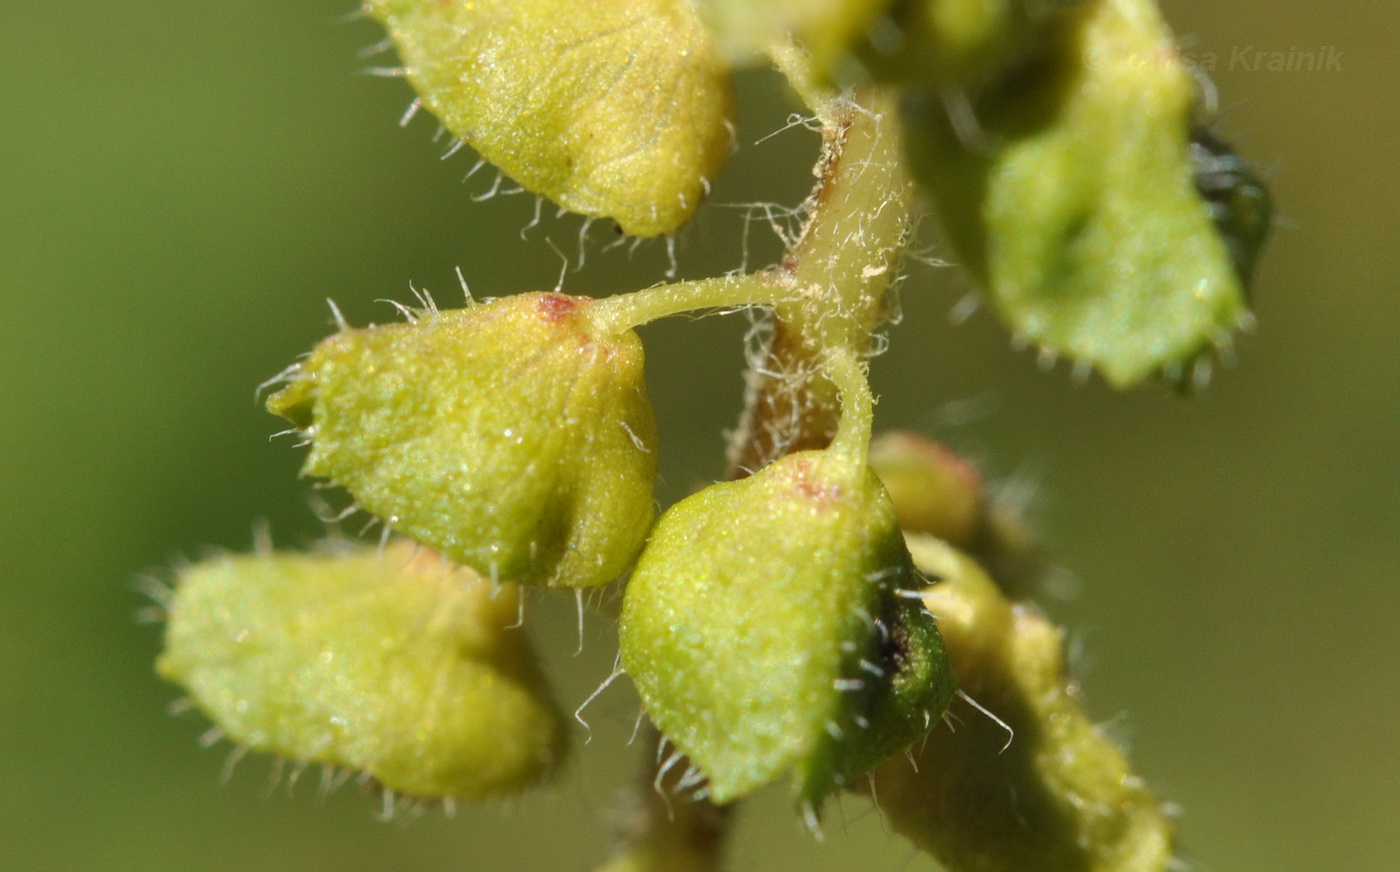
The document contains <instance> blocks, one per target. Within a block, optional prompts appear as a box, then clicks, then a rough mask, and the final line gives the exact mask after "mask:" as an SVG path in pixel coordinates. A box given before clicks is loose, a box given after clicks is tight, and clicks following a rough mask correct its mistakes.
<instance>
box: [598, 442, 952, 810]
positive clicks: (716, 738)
mask: <svg viewBox="0 0 1400 872" xmlns="http://www.w3.org/2000/svg"><path fill="white" fill-rule="evenodd" d="M831 453H832V452H829V451H807V452H801V453H798V454H793V455H789V456H788V457H786V458H783V459H782V460H779V461H777V462H775V463H773V464H771V465H770V466H768V467H766V468H764V469H763V470H762V471H760V472H758V473H757V474H755V475H753V476H752V477H750V478H747V479H744V480H742V481H735V482H727V483H723V484H717V485H714V486H712V487H709V488H707V489H705V490H704V491H701V492H700V493H698V494H696V495H694V496H692V497H690V498H688V499H686V500H683V501H681V502H680V503H678V504H677V505H675V506H674V507H672V508H671V509H670V510H669V511H668V512H666V514H665V515H663V516H662V518H661V520H660V521H658V522H657V525H656V528H655V530H654V531H653V533H652V536H651V539H650V541H649V542H648V544H647V547H646V549H645V551H643V553H642V556H641V558H640V559H639V561H638V563H637V567H636V569H635V570H634V571H633V573H632V577H631V580H630V581H629V583H628V587H627V592H626V596H625V599H624V603H623V614H622V627H621V641H622V663H623V667H624V668H625V669H626V670H627V672H628V674H630V675H631V676H632V679H633V681H634V682H635V683H636V685H637V688H638V690H639V691H640V693H641V696H642V700H643V702H644V703H645V705H646V708H647V711H648V713H649V714H650V715H651V717H652V719H653V720H654V721H655V722H656V724H657V726H658V727H660V728H661V730H662V731H663V732H664V733H665V734H666V735H667V737H668V738H670V740H671V741H672V742H674V743H675V745H676V747H678V748H679V749H680V750H682V751H684V752H685V754H686V755H687V756H689V758H690V759H691V761H692V762H693V763H695V764H696V765H697V766H698V767H699V768H700V770H701V771H702V772H703V773H704V774H705V775H706V776H708V778H709V792H710V796H711V798H712V799H714V800H715V801H716V802H720V803H724V802H728V801H730V800H733V799H735V798H738V797H740V796H743V795H744V794H747V793H749V792H751V791H753V790H755V789H757V788H758V787H761V786H762V785H764V784H766V783H768V782H770V781H772V780H774V779H775V778H777V777H779V776H780V775H781V774H782V773H783V772H785V771H787V770H792V771H793V777H794V787H795V790H796V793H797V798H798V800H799V802H801V803H802V804H804V805H805V806H807V807H809V808H813V807H815V806H816V804H817V803H819V802H820V801H821V799H822V797H823V796H825V795H826V794H827V793H828V792H829V791H830V790H831V789H832V788H833V787H835V786H839V785H840V784H843V783H845V782H847V781H849V780H850V779H852V778H854V777H856V776H858V775H860V774H861V773H863V772H865V771H867V770H868V769H869V768H870V767H872V766H874V765H875V764H877V763H878V762H880V761H881V760H883V759H884V758H885V757H887V756H889V755H890V754H893V753H897V752H898V751H900V750H901V749H903V748H905V747H907V746H908V745H909V744H910V743H911V742H913V741H914V740H915V739H917V738H918V736H920V735H922V734H923V732H924V731H926V730H927V728H928V725H929V723H930V722H931V721H932V720H936V719H937V718H938V717H939V716H940V715H941V714H942V712H943V710H944V708H945V707H946V705H947V703H948V699H949V697H950V695H951V694H952V692H953V687H952V682H951V678H950V675H949V670H948V666H947V659H946V655H945V653H944V650H943V643H942V640H941V639H940V637H939V635H938V629H937V627H936V626H935V624H934V621H933V618H932V616H931V615H929V613H928V612H926V611H925V610H924V609H923V607H922V606H921V605H920V604H919V603H918V602H917V601H913V600H909V599H907V598H903V597H901V596H899V595H898V593H899V591H901V590H904V589H906V588H915V587H918V586H920V583H919V582H916V581H915V580H914V577H913V567H912V565H911V563H910V561H909V555H908V552H907V551H906V550H905V547H904V542H903V539H902V538H901V537H900V534H899V529H898V527H897V525H896V523H895V516H894V509H893V507H892V506H891V505H890V501H889V497H888V496H887V495H886V494H885V491H884V489H883V488H882V487H881V486H880V483H879V481H878V480H877V479H876V478H875V475H874V473H872V472H870V471H869V470H868V469H866V468H865V467H864V466H863V465H860V466H858V467H856V468H855V469H854V470H853V469H852V464H851V463H850V462H849V461H848V459H847V458H845V457H839V458H838V457H831V456H829V455H830V454H831Z"/></svg>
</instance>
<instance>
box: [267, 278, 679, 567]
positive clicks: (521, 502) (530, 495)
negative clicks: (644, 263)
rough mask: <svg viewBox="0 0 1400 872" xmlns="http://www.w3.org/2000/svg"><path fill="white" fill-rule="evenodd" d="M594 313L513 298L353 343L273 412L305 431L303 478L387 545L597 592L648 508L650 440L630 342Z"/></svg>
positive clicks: (297, 379)
mask: <svg viewBox="0 0 1400 872" xmlns="http://www.w3.org/2000/svg"><path fill="white" fill-rule="evenodd" d="M591 303H592V301H591V300H589V299H587V298H580V297H570V296H566V295H564V294H557V293H532V294H521V295H518V296H514V297H507V298H505V299H501V300H495V301H492V302H490V303H486V304H482V305H477V306H472V307H470V308H467V309H462V310H457V311H451V312H443V313H441V314H430V315H427V316H425V317H423V318H421V319H419V320H417V321H415V322H413V323H407V324H392V325H387V326H380V327H370V328H368V329H363V330H343V331H341V332H340V333H337V334H336V335H334V336H332V337H330V338H329V339H327V340H325V341H324V342H322V343H321V344H320V345H319V346H317V348H316V349H315V351H313V352H312V353H311V355H310V357H309V358H308V359H306V360H305V361H303V362H302V363H300V364H299V365H298V366H297V367H296V368H295V371H294V373H293V374H292V376H291V378H292V383H291V384H290V385H289V386H288V387H286V388H285V389H283V390H282V391H280V392H278V393H277V394H274V395H273V396H272V397H271V398H269V400H268V404H267V405H268V409H269V410H271V411H273V412H275V413H277V414H280V415H283V416H285V417H287V418H289V419H290V420H292V421H293V422H294V423H296V424H297V425H298V426H300V427H303V428H305V431H306V433H307V435H308V436H309V437H310V439H311V443H312V445H311V453H310V456H309V457H308V458H307V460H306V466H305V471H306V472H307V473H310V474H312V475H318V476H322V477H324V478H328V479H330V480H331V481H333V482H335V483H336V484H339V485H341V486H343V487H345V488H346V489H347V490H348V491H350V493H351V494H352V495H353V496H354V498H355V501H356V503H357V504H358V505H359V506H360V507H361V508H363V509H365V510H366V511H368V512H370V513H372V514H374V515H377V516H379V517H380V518H381V519H383V520H384V522H385V523H386V524H387V525H388V526H389V527H390V528H392V529H393V530H395V531H397V532H399V533H402V534H404V535H407V536H409V537H411V538H413V539H415V540H417V541H419V542H422V543H423V544H425V545H428V546H431V547H432V548H434V549H436V550H437V551H440V552H442V553H443V554H446V555H447V556H448V557H451V558H452V559H453V560H457V561H460V562H462V563H465V564H467V565H468V566H471V567H472V568H474V569H476V570H477V571H479V572H481V573H482V574H484V575H487V576H489V577H492V578H504V579H509V580H511V581H520V582H530V583H539V584H546V585H570V586H580V587H583V586H593V585H602V584H607V583H608V582H610V581H612V580H613V579H614V578H616V577H617V576H618V575H620V574H621V573H622V572H623V571H624V570H625V569H626V568H627V566H628V565H629V564H630V563H631V562H632V559H633V558H634V557H635V556H636V554H637V551H638V549H640V548H641V545H642V542H643V540H644V539H645V537H646V532H647V528H648V527H649V526H650V525H651V521H652V518H653V517H654V514H655V509H654V506H653V502H652V483H653V480H654V478H655V475H656V424H655V421H654V420H653V418H652V412H651V406H650V404H649V403H648V402H647V398H646V388H645V384H644V382H643V377H642V345H641V340H640V339H638V337H637V335H636V333H634V332H633V331H631V330H627V331H625V332H621V333H617V334H612V333H607V332H604V331H601V330H598V329H596V328H595V327H594V325H593V323H592V322H591V321H590V320H589V318H588V316H587V314H586V309H587V307H588V306H589V304H591Z"/></svg>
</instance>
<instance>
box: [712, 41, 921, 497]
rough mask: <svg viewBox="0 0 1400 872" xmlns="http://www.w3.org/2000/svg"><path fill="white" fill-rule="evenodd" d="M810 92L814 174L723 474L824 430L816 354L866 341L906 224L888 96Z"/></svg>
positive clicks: (830, 390)
mask: <svg viewBox="0 0 1400 872" xmlns="http://www.w3.org/2000/svg"><path fill="white" fill-rule="evenodd" d="M783 62H784V63H787V62H788V61H783ZM790 75H791V74H790ZM802 90H803V91H804V92H805V91H809V90H810V86H803V87H802ZM810 99H813V100H814V101H816V102H817V105H815V106H813V108H814V109H815V110H816V111H817V112H818V116H819V118H820V119H821V121H822V140H823V148H822V155H821V159H820V160H819V161H818V163H817V167H816V171H815V172H816V175H817V186H816V188H815V190H814V191H813V192H812V195H811V196H810V197H809V198H808V209H809V215H810V216H809V218H808V220H807V223H806V225H804V227H803V229H802V233H801V235H800V236H799V237H798V240H797V242H796V243H795V244H794V245H793V247H792V250H791V251H790V252H789V253H788V256H787V258H786V259H785V260H784V261H783V263H782V264H781V265H780V266H779V267H777V268H776V269H774V270H772V271H771V272H770V275H772V277H773V281H774V282H775V283H777V284H778V285H780V286H781V287H784V288H786V289H787V290H788V293H786V294H782V295H780V296H779V297H778V300H779V302H777V303H776V305H775V306H774V316H773V326H772V334H771V335H770V336H769V339H768V342H767V345H766V346H765V348H764V349H763V351H762V352H761V353H759V354H758V355H756V357H755V359H753V360H751V361H750V370H749V379H748V391H747V396H746V402H745V410H744V413H743V416H742V418H741V419H740V427H739V429H738V431H737V432H736V433H735V436H734V438H733V440H732V441H731V443H730V446H729V462H730V467H731V472H732V475H733V477H741V476H742V475H744V474H746V473H747V472H751V471H754V470H757V469H759V468H761V467H763V466H765V465H766V464H768V463H770V462H772V461H773V460H776V459H777V458H779V457H781V456H783V455H784V454H788V453H791V452H793V451H800V450H803V449H808V448H824V447H826V446H827V445H828V444H829V443H830V442H831V439H832V437H833V435H834V434H835V431H836V426H837V422H838V420H839V418H840V402H839V398H838V396H837V390H836V387H835V385H833V384H832V382H831V381H830V380H829V379H828V378H827V377H826V376H825V375H823V374H822V372H821V361H822V357H823V355H824V354H825V353H826V352H827V351H829V350H832V349H844V350H846V351H849V352H851V353H852V354H855V355H857V356H861V355H865V354H867V353H868V352H869V350H870V345H871V340H872V337H873V335H874V333H875V331H876V330H878V329H879V327H880V326H881V325H882V324H883V323H884V322H885V321H886V320H887V319H888V309H887V307H886V294H887V293H888V291H889V289H890V287H891V286H892V284H893V282H894V279H895V277H896V274H897V269H898V262H899V259H900V256H901V255H902V254H903V251H904V245H905V243H906V241H907V239H908V236H909V233H910V228H911V212H912V209H913V202H914V189H913V185H912V183H911V182H910V180H909V178H908V175H907V174H906V172H905V169H904V162H903V156H902V143H901V142H900V137H899V127H898V125H897V123H896V122H895V116H894V105H893V100H892V99H891V98H890V97H889V96H888V95H886V94H883V93H880V92H877V91H869V92H865V93H863V94H858V95H856V96H854V97H836V98H831V99H826V98H825V97H824V96H823V95H821V94H818V95H817V96H816V97H812V98H810Z"/></svg>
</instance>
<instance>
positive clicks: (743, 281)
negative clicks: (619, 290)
mask: <svg viewBox="0 0 1400 872" xmlns="http://www.w3.org/2000/svg"><path fill="white" fill-rule="evenodd" d="M785 290H786V289H785V288H783V287H781V286H779V285H778V284H776V283H775V282H773V281H772V280H771V278H770V275H769V274H768V273H754V274H752V275H731V276H722V277H720V278H714V279H702V280H700V281H694V282H676V283H675V284H670V285H657V286H656V287H652V288H645V289H643V290H640V291H634V292H632V293H630V294H618V295H616V296H613V297H605V298H603V299H601V300H598V301H596V302H594V303H593V304H592V305H591V306H589V308H588V313H589V317H591V318H592V319H593V323H594V324H595V325H596V326H597V327H598V328H599V329H600V330H602V331H605V332H608V333H620V332H622V331H624V330H630V329H631V328H633V327H639V326H641V325H642V324H647V323H649V322H651V321H655V320H657V319H659V318H666V317H669V316H671V315H679V314H681V313H682V312H693V311H695V310H697V309H728V308H734V307H744V306H771V305H773V304H775V303H776V302H778V301H779V300H780V299H781V298H782V294H783V293H784V292H785Z"/></svg>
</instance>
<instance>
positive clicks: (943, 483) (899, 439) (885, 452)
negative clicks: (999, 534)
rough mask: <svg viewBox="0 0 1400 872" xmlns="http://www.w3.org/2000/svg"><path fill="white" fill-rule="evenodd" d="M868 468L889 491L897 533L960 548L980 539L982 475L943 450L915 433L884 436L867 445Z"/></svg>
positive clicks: (887, 434)
mask: <svg viewBox="0 0 1400 872" xmlns="http://www.w3.org/2000/svg"><path fill="white" fill-rule="evenodd" d="M870 468H871V469H873V470H875V473H876V474H877V475H879V476H880V481H881V482H882V483H883V484H884V485H885V490H887V491H889V494H890V499H891V501H892V502H893V503H894V510H895V514H896V515H897V516H898V518H899V526H900V529H903V530H906V531H917V532H920V533H928V534H930V535H932V536H937V537H938V538H940V539H942V540H944V541H946V542H951V543H953V544H954V545H958V546H959V547H963V548H966V547H969V546H970V545H971V544H972V543H973V542H975V541H976V539H977V537H978V536H979V535H980V533H981V528H982V522H983V513H984V511H985V509H986V505H985V503H986V500H985V498H984V491H983V487H982V477H981V476H980V475H978V474H977V470H976V469H974V468H973V466H972V464H970V463H968V462H967V461H966V460H963V459H962V458H961V457H959V456H957V455H956V454H954V453H953V452H952V451H950V450H948V449H947V448H946V447H944V446H942V445H940V444H939V443H937V442H933V441H931V440H928V439H925V438H923V437H922V436H917V435H915V434H913V433H904V432H899V431H894V432H889V433H882V434H880V435H879V436H876V437H875V439H874V440H872V441H871V443H870Z"/></svg>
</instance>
